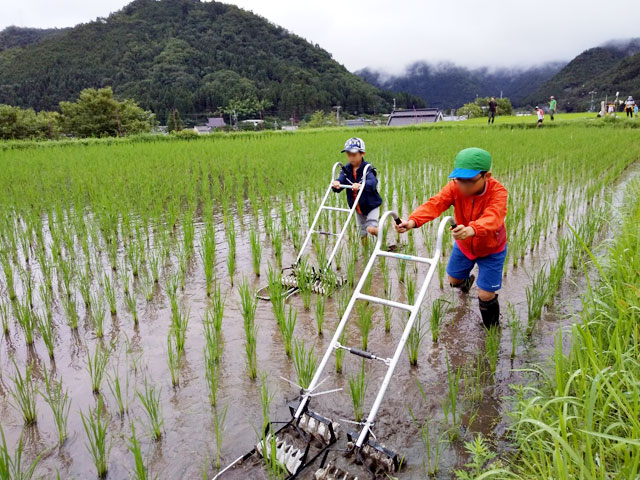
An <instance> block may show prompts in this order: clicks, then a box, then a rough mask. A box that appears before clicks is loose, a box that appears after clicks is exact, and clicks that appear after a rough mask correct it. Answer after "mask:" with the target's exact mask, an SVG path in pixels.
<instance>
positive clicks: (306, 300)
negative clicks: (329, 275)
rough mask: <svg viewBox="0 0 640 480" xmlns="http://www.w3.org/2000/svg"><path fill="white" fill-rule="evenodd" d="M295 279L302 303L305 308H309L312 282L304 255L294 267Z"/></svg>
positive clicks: (310, 271) (311, 275)
mask: <svg viewBox="0 0 640 480" xmlns="http://www.w3.org/2000/svg"><path fill="white" fill-rule="evenodd" d="M295 275H296V280H297V281H298V290H299V292H300V297H301V298H302V304H303V305H304V309H305V310H307V311H308V310H310V309H311V293H312V290H311V289H312V287H313V285H312V283H313V273H312V270H311V267H310V266H309V263H308V261H307V258H306V257H302V258H301V259H300V262H299V263H298V264H297V265H296V268H295Z"/></svg>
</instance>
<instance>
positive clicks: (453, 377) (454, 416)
mask: <svg viewBox="0 0 640 480" xmlns="http://www.w3.org/2000/svg"><path fill="white" fill-rule="evenodd" d="M446 362H447V383H448V386H449V389H448V391H447V399H446V400H445V402H443V404H442V410H443V411H444V417H445V419H446V421H447V423H449V417H451V421H450V425H449V431H448V435H449V440H450V441H454V440H455V439H457V438H458V435H459V434H460V432H459V427H460V422H461V419H460V416H459V415H458V391H459V389H460V376H461V374H462V369H461V368H460V367H458V368H457V369H456V370H455V371H454V370H453V369H452V367H451V363H450V362H449V355H447V356H446Z"/></svg>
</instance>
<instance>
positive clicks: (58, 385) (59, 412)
mask: <svg viewBox="0 0 640 480" xmlns="http://www.w3.org/2000/svg"><path fill="white" fill-rule="evenodd" d="M42 373H43V377H44V385H45V391H44V392H40V393H41V395H42V397H43V398H44V401H45V402H46V403H47V404H48V405H49V407H50V408H51V413H52V414H53V420H54V422H55V424H56V428H57V430H58V443H59V444H60V445H62V444H63V443H64V441H65V440H66V439H67V435H68V434H67V420H68V418H69V408H70V407H71V399H70V398H69V392H68V391H67V390H65V389H63V387H62V380H58V381H57V382H56V381H55V380H53V379H52V378H51V377H50V376H49V374H48V373H47V369H46V368H44V369H43V371H42Z"/></svg>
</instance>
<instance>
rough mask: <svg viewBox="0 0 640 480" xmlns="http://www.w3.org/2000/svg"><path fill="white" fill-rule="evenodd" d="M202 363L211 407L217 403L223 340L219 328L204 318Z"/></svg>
mask: <svg viewBox="0 0 640 480" xmlns="http://www.w3.org/2000/svg"><path fill="white" fill-rule="evenodd" d="M204 332H205V346H204V364H205V378H206V380H207V387H208V390H209V402H210V403H211V406H212V407H215V406H216V405H217V400H218V386H219V384H220V367H219V364H220V360H221V358H222V350H223V341H222V337H221V335H222V334H221V332H220V330H217V329H216V328H215V327H214V325H213V323H212V322H209V321H207V320H205V322H204Z"/></svg>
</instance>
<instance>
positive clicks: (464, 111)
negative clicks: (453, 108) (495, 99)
mask: <svg viewBox="0 0 640 480" xmlns="http://www.w3.org/2000/svg"><path fill="white" fill-rule="evenodd" d="M456 113H457V115H459V116H466V117H467V118H474V117H481V116H482V115H483V112H482V108H480V105H478V104H477V103H465V104H464V105H463V106H461V107H460V108H459V109H458V111H457V112H456Z"/></svg>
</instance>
